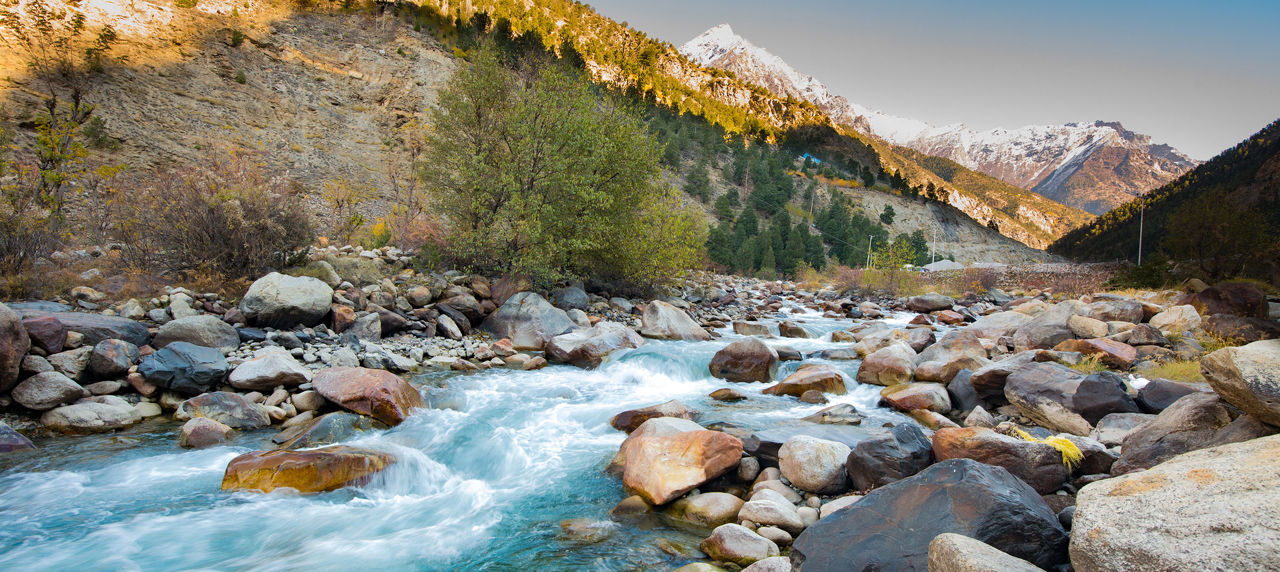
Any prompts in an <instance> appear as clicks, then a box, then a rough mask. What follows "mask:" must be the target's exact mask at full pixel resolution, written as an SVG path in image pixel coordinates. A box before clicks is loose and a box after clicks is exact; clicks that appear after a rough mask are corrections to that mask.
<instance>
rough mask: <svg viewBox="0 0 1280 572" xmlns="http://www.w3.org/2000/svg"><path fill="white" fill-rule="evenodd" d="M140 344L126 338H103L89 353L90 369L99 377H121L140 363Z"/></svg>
mask: <svg viewBox="0 0 1280 572" xmlns="http://www.w3.org/2000/svg"><path fill="white" fill-rule="evenodd" d="M138 357H139V352H138V346H135V345H133V344H131V343H129V342H126V341H124V340H102V341H100V342H98V343H97V344H95V345H94V346H93V351H92V353H90V354H89V371H91V372H93V375H94V376H95V377H97V378H98V379H111V378H119V377H123V376H124V375H126V374H128V373H129V368H130V367H133V364H135V363H138Z"/></svg>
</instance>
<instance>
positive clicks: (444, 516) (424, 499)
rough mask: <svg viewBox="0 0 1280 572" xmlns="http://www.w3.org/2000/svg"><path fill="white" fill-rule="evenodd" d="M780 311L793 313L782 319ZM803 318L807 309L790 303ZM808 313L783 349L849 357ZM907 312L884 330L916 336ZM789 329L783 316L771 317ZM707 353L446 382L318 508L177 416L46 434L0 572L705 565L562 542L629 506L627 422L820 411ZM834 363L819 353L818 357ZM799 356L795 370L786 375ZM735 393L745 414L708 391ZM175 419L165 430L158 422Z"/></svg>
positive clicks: (2, 467) (665, 554)
mask: <svg viewBox="0 0 1280 572" xmlns="http://www.w3.org/2000/svg"><path fill="white" fill-rule="evenodd" d="M784 311H786V310H784ZM796 311H800V310H798V309H797V310H796ZM786 317H790V318H794V319H797V320H803V324H804V326H805V327H806V328H807V329H809V330H810V332H811V333H813V334H815V335H821V336H822V337H820V338H815V339H809V340H795V339H770V340H768V341H767V343H770V344H773V345H788V346H791V347H793V348H796V349H798V350H801V351H802V352H806V353H807V352H810V351H816V350H820V349H823V348H830V347H836V346H837V345H839V346H841V347H847V344H832V343H831V342H830V332H832V331H834V330H837V329H844V328H847V327H849V326H850V325H851V321H850V320H847V319H841V320H835V319H827V318H823V317H821V316H820V315H818V314H811V313H805V314H796V315H791V316H786ZM908 317H910V315H906V316H896V317H894V318H891V319H890V320H887V321H889V322H890V323H892V324H894V325H902V324H904V323H905V320H906V318H908ZM768 323H770V325H771V327H772V328H773V331H774V332H776V331H777V329H776V321H769V322H768ZM721 333H722V334H723V337H722V338H720V339H717V340H713V341H709V342H672V341H653V340H650V341H649V342H648V343H647V344H646V345H644V346H643V347H641V348H638V349H635V350H629V351H625V352H619V353H616V354H614V356H612V357H611V358H610V359H609V360H608V361H606V362H605V363H604V364H603V365H602V366H601V367H600V368H599V369H596V370H581V369H578V368H575V367H571V366H566V365H556V366H551V367H547V368H544V369H541V370H537V371H530V372H526V371H510V370H505V369H494V370H488V371H483V372H479V373H474V374H470V375H460V374H455V373H451V372H433V373H426V374H420V375H417V376H414V377H412V378H411V381H412V382H413V383H414V384H415V385H418V386H420V387H422V388H424V390H425V391H428V392H432V391H437V390H434V389H431V388H432V387H444V386H447V387H449V388H450V389H451V390H452V391H454V392H455V393H456V392H457V391H458V390H461V391H462V393H463V394H465V399H464V400H463V401H465V403H457V404H456V405H457V406H459V409H460V410H451V409H425V410H420V411H418V412H416V413H415V414H414V415H413V416H412V417H410V418H409V419H408V420H407V421H405V422H404V423H403V424H401V425H399V426H397V427H395V428H392V429H390V430H386V431H373V432H369V433H365V434H362V435H361V436H360V437H359V438H357V439H355V440H352V441H349V442H347V444H350V445H354V446H359V447H367V448H372V449H378V450H383V451H387V452H391V453H393V454H394V455H395V456H396V457H397V459H398V460H397V462H396V463H395V464H394V465H392V467H391V468H389V469H388V470H387V471H385V472H384V473H383V474H381V475H380V476H379V477H377V478H375V479H374V480H373V481H372V482H370V483H368V484H367V485H365V486H362V487H357V488H347V489H342V490H339V491H335V492H331V493H324V494H317V495H292V494H285V493H273V494H258V493H229V492H225V491H222V490H220V489H219V484H220V482H221V479H222V474H223V470H224V469H225V467H226V465H227V462H228V461H230V460H231V459H232V458H233V457H235V456H236V455H239V454H241V453H244V452H247V451H251V450H255V449H259V448H267V447H268V446H269V445H270V444H269V442H268V441H267V440H268V439H269V438H270V437H271V435H273V434H274V433H275V431H274V430H263V431H257V432H246V433H242V434H240V435H239V436H238V437H237V438H236V439H235V440H234V441H233V442H232V443H231V444H230V445H228V446H220V447H213V448H209V449H203V450H184V449H181V448H179V447H178V445H177V441H178V437H177V434H178V428H179V427H180V425H179V424H178V423H175V422H172V421H161V420H153V421H149V422H146V423H143V424H140V425H138V426H135V427H133V428H130V429H128V430H126V431H122V432H119V433H114V434H105V435H94V436H86V437H52V438H45V439H37V440H36V446H37V450H36V451H30V452H21V453H14V454H10V455H8V457H7V458H3V457H0V569H5V570H77V571H83V570H255V571H274V570H300V569H305V570H311V571H319V570H351V569H366V570H558V569H572V570H649V569H670V568H674V567H678V566H680V565H682V564H684V563H687V562H691V561H693V560H695V558H694V556H693V555H695V554H696V549H697V545H698V543H699V542H700V541H701V540H702V538H703V536H704V535H702V534H697V533H693V532H688V531H681V530H677V529H675V528H670V527H667V526H656V527H648V528H644V527H635V526H617V527H616V528H615V529H614V530H613V533H612V535H611V536H610V537H609V538H607V539H606V540H604V541H601V542H598V543H594V544H578V543H574V542H573V541H571V540H569V539H565V538H563V537H562V536H561V531H560V526H559V523H560V521H562V520H565V519H569V518H590V519H600V520H607V519H608V517H607V515H606V513H607V512H608V510H609V509H610V508H611V507H613V505H615V504H616V503H617V502H618V501H620V500H621V499H622V498H623V497H624V496H625V495H624V493H623V492H622V484H621V482H620V480H619V479H616V478H612V477H609V476H607V475H605V474H604V471H603V469H604V467H605V465H606V464H607V463H608V461H609V459H610V458H611V457H612V456H613V454H614V453H615V452H616V451H617V449H618V446H619V445H620V444H621V443H622V440H623V438H624V435H623V433H621V432H620V431H617V430H614V429H613V428H611V427H610V426H609V419H610V417H612V416H613V415H614V414H616V413H618V412H620V411H623V410H627V409H633V408H637V407H643V406H647V405H653V404H656V403H660V402H663V401H667V400H670V399H679V400H681V401H683V402H684V403H685V404H687V405H689V406H690V407H692V408H695V409H698V410H699V411H701V412H702V416H701V417H700V418H699V421H700V422H702V423H704V424H706V423H707V422H711V421H728V422H733V423H737V424H740V425H743V426H746V427H748V428H751V429H763V428H768V427H773V426H777V425H781V424H785V423H787V422H789V421H790V420H793V419H797V418H799V417H803V416H805V415H809V414H812V413H814V412H816V411H818V410H820V409H822V408H823V407H826V406H823V405H810V404H804V403H800V402H798V401H797V400H795V399H794V398H790V397H773V396H767V395H762V394H761V393H760V391H761V390H762V389H764V388H765V387H767V386H768V384H763V383H753V384H741V383H730V382H726V381H724V380H720V379H715V378H713V377H711V376H710V375H709V374H708V372H707V365H708V363H709V362H710V360H711V357H712V355H713V354H714V353H715V352H716V351H717V350H719V349H720V348H722V347H724V346H725V345H727V344H728V343H729V342H730V341H732V340H733V339H735V338H736V337H737V336H736V335H735V334H733V333H732V331H730V330H729V329H727V328H726V329H724V330H723V331H721ZM809 361H810V362H813V361H822V360H813V359H811V360H809ZM799 363H800V362H783V363H782V364H781V366H780V368H779V371H778V376H777V379H781V378H782V377H784V376H785V375H787V374H788V373H790V372H792V371H794V370H795V368H796V367H797V366H798V365H799ZM830 363H832V364H833V365H835V366H836V367H838V368H840V369H842V370H843V371H845V372H846V373H847V374H848V375H849V380H848V381H849V383H848V384H847V385H848V386H849V388H850V392H849V393H848V394H846V395H842V396H829V397H830V398H831V399H832V404H834V403H851V404H853V405H854V406H856V407H857V408H858V410H859V411H861V412H862V413H863V414H865V415H868V417H869V419H868V420H867V421H866V422H864V424H874V425H879V424H880V423H881V422H884V421H893V422H903V421H906V420H907V418H906V417H905V416H902V415H900V414H897V413H895V412H892V411H889V410H886V409H884V408H882V407H878V406H877V405H876V402H877V401H878V399H879V388H878V387H876V386H865V385H859V384H857V383H854V382H853V381H852V378H853V375H854V373H855V372H856V371H857V366H858V362H857V361H836V362H830ZM722 387H733V388H734V389H737V390H739V391H742V392H744V393H746V394H747V395H749V396H750V399H749V400H747V401H744V402H739V403H736V404H730V403H721V402H718V401H715V400H712V399H710V398H709V397H707V394H709V393H711V392H712V391H714V390H716V389H718V388H722ZM159 419H164V418H159Z"/></svg>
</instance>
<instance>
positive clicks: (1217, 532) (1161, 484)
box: [1071, 436, 1280, 572]
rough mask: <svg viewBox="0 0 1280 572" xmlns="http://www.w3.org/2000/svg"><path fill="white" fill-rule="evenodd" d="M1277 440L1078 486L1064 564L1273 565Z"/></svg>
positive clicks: (1279, 460)
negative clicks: (1069, 552) (1069, 543)
mask: <svg viewBox="0 0 1280 572" xmlns="http://www.w3.org/2000/svg"><path fill="white" fill-rule="evenodd" d="M1277 474H1280V436H1273V437H1266V438H1262V439H1255V440H1251V441H1246V442H1243V443H1236V444H1231V445H1225V446H1219V447H1214V448H1210V449H1203V450H1199V451H1194V452H1190V453H1186V454H1183V455H1179V456H1176V457H1173V458H1171V459H1169V460H1167V461H1164V462H1163V463H1160V464H1158V465H1155V466H1153V467H1151V468H1150V469H1148V470H1146V471H1143V472H1140V473H1136V474H1132V475H1124V476H1121V477H1117V478H1113V479H1105V480H1102V481H1098V482H1095V483H1092V484H1089V485H1087V486H1085V487H1084V488H1082V489H1081V490H1080V492H1079V494H1078V495H1077V497H1076V510H1075V514H1074V516H1073V517H1072V529H1071V565H1072V567H1073V568H1074V569H1075V570H1078V571H1079V572H1100V571H1109V570H1140V571H1141V570H1270V569H1274V568H1275V566H1276V563H1277V562H1280V525H1277V523H1280V480H1277V479H1276V475H1277Z"/></svg>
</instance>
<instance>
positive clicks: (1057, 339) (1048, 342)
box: [1013, 300, 1084, 350]
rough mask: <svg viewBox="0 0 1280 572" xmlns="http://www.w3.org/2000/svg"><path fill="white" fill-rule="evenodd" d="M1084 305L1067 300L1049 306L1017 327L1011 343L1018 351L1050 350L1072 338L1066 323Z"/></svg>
mask: <svg viewBox="0 0 1280 572" xmlns="http://www.w3.org/2000/svg"><path fill="white" fill-rule="evenodd" d="M1083 306H1084V304H1081V303H1080V302H1079V301H1077V300H1067V301H1065V302H1059V303H1057V304H1054V305H1053V306H1050V307H1049V308H1048V309H1046V310H1045V311H1043V312H1041V313H1040V314H1039V315H1037V316H1035V317H1034V318H1032V319H1031V320H1030V321H1028V322H1027V323H1025V324H1023V325H1021V326H1019V327H1018V330H1017V331H1016V332H1014V334H1013V343H1014V345H1015V346H1016V347H1017V348H1018V349H1020V350H1025V349H1051V348H1053V347H1054V346H1056V345H1058V344H1060V343H1062V342H1064V341H1066V340H1069V339H1071V338H1072V336H1073V334H1072V333H1071V327H1070V326H1069V325H1067V322H1068V321H1069V320H1070V319H1071V316H1074V315H1076V314H1079V313H1080V312H1081V310H1082V309H1083Z"/></svg>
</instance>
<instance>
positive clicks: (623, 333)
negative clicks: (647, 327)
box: [546, 322, 644, 369]
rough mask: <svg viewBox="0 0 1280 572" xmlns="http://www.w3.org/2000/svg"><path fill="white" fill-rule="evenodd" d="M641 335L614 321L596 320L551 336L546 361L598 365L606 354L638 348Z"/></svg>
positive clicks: (641, 343) (641, 342) (585, 366)
mask: <svg viewBox="0 0 1280 572" xmlns="http://www.w3.org/2000/svg"><path fill="white" fill-rule="evenodd" d="M642 345H644V338H642V337H640V334H637V333H635V332H634V331H632V330H631V328H628V327H626V326H624V325H622V324H619V323H617V322H600V323H598V324H596V325H595V326H592V327H591V328H587V329H581V330H577V331H573V332H569V333H567V334H560V335H558V336H556V337H554V338H551V340H550V341H548V342H547V345H546V356H547V361H549V362H552V363H570V364H573V365H575V366H578V367H581V368H588V369H590V368H595V367H599V366H600V363H601V362H603V361H604V359H605V358H606V357H608V356H609V354H611V353H613V352H615V351H617V350H620V349H624V348H638V347H640V346H642Z"/></svg>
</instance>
